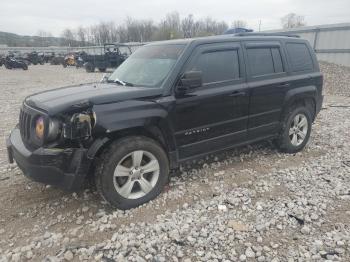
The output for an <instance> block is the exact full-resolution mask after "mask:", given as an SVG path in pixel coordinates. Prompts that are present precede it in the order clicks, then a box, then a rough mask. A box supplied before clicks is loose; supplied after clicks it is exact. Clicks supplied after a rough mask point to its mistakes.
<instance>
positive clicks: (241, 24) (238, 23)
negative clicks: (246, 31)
mask: <svg viewBox="0 0 350 262" xmlns="http://www.w3.org/2000/svg"><path fill="white" fill-rule="evenodd" d="M247 25H248V24H247V22H246V21H243V20H235V21H233V23H232V27H233V28H239V27H240V28H246V27H247Z"/></svg>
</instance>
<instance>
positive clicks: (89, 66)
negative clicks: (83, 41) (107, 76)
mask: <svg viewBox="0 0 350 262" xmlns="http://www.w3.org/2000/svg"><path fill="white" fill-rule="evenodd" d="M85 70H86V72H88V73H93V72H95V66H94V65H93V64H92V63H86V64H85Z"/></svg>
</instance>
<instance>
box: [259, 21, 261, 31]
mask: <svg viewBox="0 0 350 262" xmlns="http://www.w3.org/2000/svg"><path fill="white" fill-rule="evenodd" d="M260 30H261V19H260V20H259V32H260Z"/></svg>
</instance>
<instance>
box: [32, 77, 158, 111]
mask: <svg viewBox="0 0 350 262" xmlns="http://www.w3.org/2000/svg"><path fill="white" fill-rule="evenodd" d="M161 94H162V89H161V88H149V87H131V86H120V85H117V84H112V83H94V84H83V85H78V86H70V87H63V88H58V89H53V90H49V91H44V92H41V93H37V94H34V95H31V96H29V97H27V98H26V100H25V102H26V104H28V105H29V106H32V107H35V108H38V109H42V110H44V111H46V112H47V113H48V114H49V115H54V114H56V113H59V112H66V111H69V110H71V109H73V108H79V107H85V106H88V105H98V104H106V103H113V102H120V101H125V100H130V99H140V98H146V97H155V96H159V95H161Z"/></svg>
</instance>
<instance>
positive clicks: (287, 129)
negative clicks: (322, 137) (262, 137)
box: [276, 105, 312, 154]
mask: <svg viewBox="0 0 350 262" xmlns="http://www.w3.org/2000/svg"><path fill="white" fill-rule="evenodd" d="M305 121H306V123H305ZM311 127H312V112H310V108H309V107H307V106H302V105H298V106H295V107H293V108H291V109H290V110H289V111H288V113H287V114H286V116H285V117H284V120H283V127H282V130H281V133H280V136H279V138H278V139H277V141H276V142H277V146H278V147H279V149H280V150H281V151H282V152H285V153H290V154H293V153H297V152H299V151H301V150H303V148H304V147H305V145H306V144H307V142H308V141H309V138H310V134H311Z"/></svg>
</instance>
